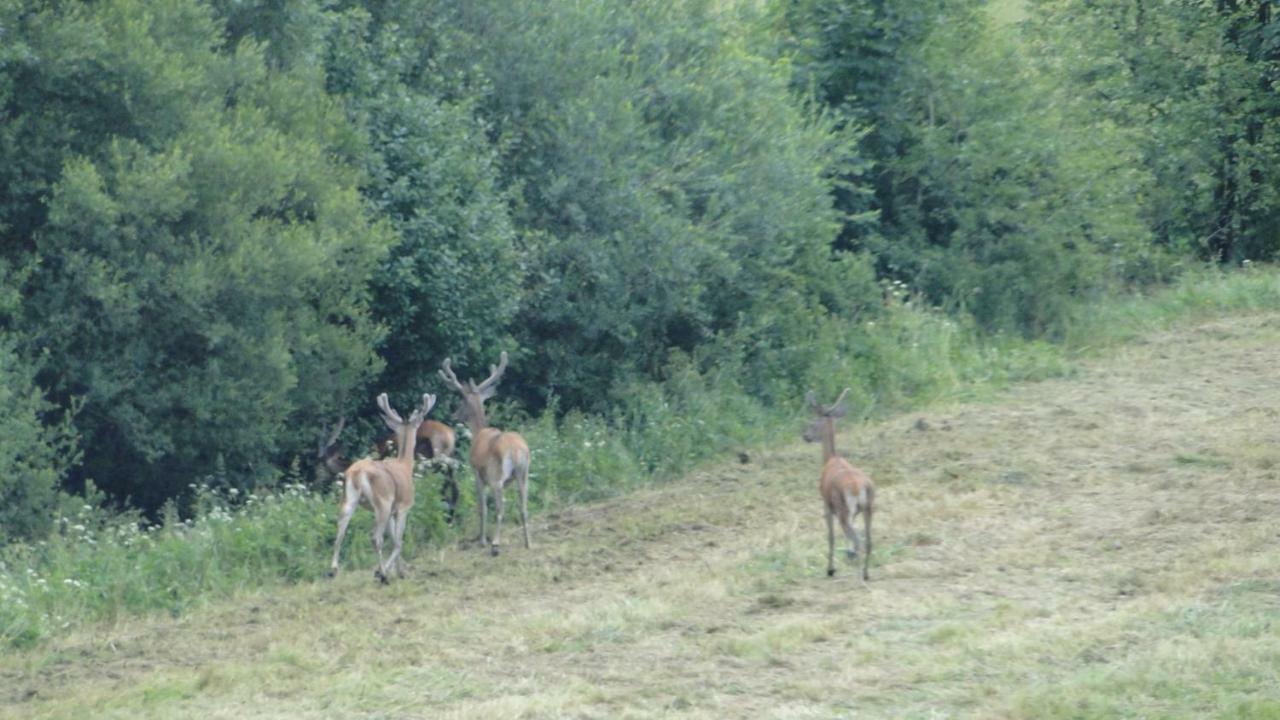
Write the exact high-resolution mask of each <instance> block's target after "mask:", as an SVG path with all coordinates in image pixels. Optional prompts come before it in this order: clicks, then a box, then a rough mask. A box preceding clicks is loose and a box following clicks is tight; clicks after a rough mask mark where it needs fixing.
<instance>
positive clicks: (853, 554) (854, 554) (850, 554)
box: [844, 550, 858, 560]
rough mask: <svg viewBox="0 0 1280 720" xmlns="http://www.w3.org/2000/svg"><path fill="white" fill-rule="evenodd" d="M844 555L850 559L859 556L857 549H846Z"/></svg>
mask: <svg viewBox="0 0 1280 720" xmlns="http://www.w3.org/2000/svg"><path fill="white" fill-rule="evenodd" d="M844 556H845V557H847V558H849V559H850V560H852V559H854V558H856V557H858V551H857V550H845V551H844Z"/></svg>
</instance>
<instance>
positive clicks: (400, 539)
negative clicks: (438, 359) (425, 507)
mask: <svg viewBox="0 0 1280 720" xmlns="http://www.w3.org/2000/svg"><path fill="white" fill-rule="evenodd" d="M435 404H436V396H435V395H430V394H424V395H423V396H422V405H421V406H420V407H418V408H416V409H415V410H414V411H413V413H412V414H410V415H409V419H408V420H407V421H406V420H404V419H403V418H401V417H400V414H399V413H397V412H396V411H395V410H394V409H392V407H391V403H390V402H389V401H388V400H387V394H386V393H382V394H381V395H379V396H378V410H379V411H380V414H381V416H382V421H383V422H384V423H386V425H387V427H388V428H390V429H391V432H393V433H395V434H396V437H397V438H398V442H397V446H398V447H399V449H400V450H399V453H398V454H397V455H396V457H395V458H392V459H388V460H376V459H374V458H372V457H367V458H364V459H363V460H357V461H356V462H354V463H352V464H351V466H350V467H348V468H347V469H346V471H345V472H344V473H343V475H342V500H341V505H340V506H339V510H338V536H337V537H336V538H335V539H334V541H333V562H332V563H331V564H330V565H329V577H333V576H334V575H337V574H338V555H339V553H340V552H341V551H342V540H343V538H344V537H345V536H346V534H347V525H348V524H349V523H350V522H351V516H352V515H354V514H355V512H356V508H358V507H359V506H361V505H364V506H366V507H368V508H370V509H371V510H373V517H374V522H373V547H374V549H375V550H377V552H378V567H377V569H375V570H374V571H373V576H374V577H375V578H376V579H378V580H379V581H381V582H382V583H383V584H386V583H387V582H389V581H388V578H387V573H388V572H389V571H390V570H391V569H393V568H394V569H395V570H396V574H397V575H398V576H400V577H404V561H403V560H402V559H401V557H400V552H401V550H402V549H403V547H404V529H405V523H406V521H408V519H409V508H411V507H413V489H414V488H413V461H414V446H415V445H416V444H417V442H418V427H419V426H420V425H422V421H423V420H424V419H425V418H426V416H427V413H429V412H431V408H432V407H433V406H435ZM388 527H390V529H391V541H392V544H393V546H392V549H391V556H390V557H389V558H387V559H386V560H385V561H384V560H383V558H382V542H383V538H384V537H385V535H386V531H387V529H388Z"/></svg>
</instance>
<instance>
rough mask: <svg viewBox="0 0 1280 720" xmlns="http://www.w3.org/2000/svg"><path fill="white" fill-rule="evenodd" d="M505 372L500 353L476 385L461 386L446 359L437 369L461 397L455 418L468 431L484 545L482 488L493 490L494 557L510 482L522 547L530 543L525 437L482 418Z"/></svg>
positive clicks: (497, 548) (526, 446) (503, 361)
mask: <svg viewBox="0 0 1280 720" xmlns="http://www.w3.org/2000/svg"><path fill="white" fill-rule="evenodd" d="M506 370H507V354H506V353H505V352H503V353H502V356H501V358H500V360H499V362H498V366H497V367H494V366H492V365H490V366H489V377H488V378H487V379H486V380H485V381H484V382H482V383H480V384H479V385H476V383H475V381H474V380H469V381H467V383H466V384H465V385H464V384H462V383H461V382H459V381H458V376H456V375H454V374H453V369H452V368H450V367H449V359H448V358H445V361H444V363H443V364H442V365H441V366H440V377H442V378H444V381H445V382H446V383H448V384H449V385H450V386H451V387H452V388H453V389H454V390H456V391H458V394H459V395H461V396H462V405H461V406H459V408H458V416H459V418H460V419H461V420H463V421H465V422H466V423H467V425H468V426H469V427H470V428H471V469H472V470H473V471H475V475H476V506H477V507H479V509H480V542H482V543H483V542H485V520H486V518H485V516H486V515H487V514H488V511H487V508H486V507H485V505H486V502H485V489H486V488H488V489H489V490H492V491H493V508H494V516H495V517H494V528H493V543H492V544H491V545H490V546H489V552H490V553H491V554H493V555H497V554H498V552H499V546H500V545H501V542H502V541H501V535H502V515H503V505H504V504H505V503H504V499H503V489H504V488H506V486H507V483H509V482H511V480H513V479H514V480H515V481H516V485H517V486H518V487H519V489H520V527H521V528H523V530H524V546H525V548H529V547H532V545H531V543H530V542H529V446H528V444H526V443H525V441H524V438H522V437H520V436H519V435H517V434H516V433H513V432H503V431H501V430H498V429H497V428H491V427H489V423H488V420H486V418H485V415H484V401H485V400H488V399H489V398H491V397H493V395H494V393H495V392H496V391H497V387H498V381H499V380H501V379H502V374H503V373H504V372H506Z"/></svg>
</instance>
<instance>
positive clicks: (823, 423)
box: [804, 388, 875, 580]
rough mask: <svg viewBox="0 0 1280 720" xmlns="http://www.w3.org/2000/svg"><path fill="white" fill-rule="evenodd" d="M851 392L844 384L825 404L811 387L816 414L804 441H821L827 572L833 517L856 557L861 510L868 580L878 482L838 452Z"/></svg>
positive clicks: (830, 564) (831, 554)
mask: <svg viewBox="0 0 1280 720" xmlns="http://www.w3.org/2000/svg"><path fill="white" fill-rule="evenodd" d="M848 394H849V388H845V389H844V392H842V393H840V397H838V398H836V401H835V402H834V403H832V404H831V405H829V406H826V407H824V406H823V405H821V404H820V403H819V402H818V399H817V397H816V396H815V395H814V393H813V391H812V390H810V391H809V394H808V395H807V396H806V397H805V399H806V400H808V401H809V409H811V410H812V411H813V414H814V416H815V417H814V420H813V422H812V423H811V424H810V425H809V427H808V429H806V430H805V431H804V439H805V442H821V443H822V463H823V464H822V480H821V481H820V482H819V485H818V489H819V491H820V492H821V493H822V502H823V505H824V506H825V509H826V517H827V576H828V577H830V576H832V575H835V574H836V566H835V548H836V534H835V523H834V520H835V519H836V518H839V520H840V527H841V528H842V529H843V530H844V534H845V537H846V538H848V539H849V549H848V550H847V551H846V552H847V554H848V557H849V558H850V559H853V558H856V557H857V556H858V531H857V530H855V529H854V527H853V519H854V518H855V517H857V516H858V514H859V513H861V514H862V522H863V525H864V528H865V532H866V536H867V547H866V552H865V553H864V554H863V556H862V579H863V580H867V579H869V577H868V575H867V566H868V564H870V562H871V512H872V508H873V506H874V505H875V485H873V484H872V482H871V478H870V477H868V476H867V474H866V473H865V472H863V471H862V470H859V469H858V468H856V467H854V466H853V465H852V464H851V463H850V462H849V461H848V460H845V459H844V458H842V457H840V456H839V455H837V454H836V420H838V419H839V418H842V417H844V416H845V413H846V412H847V410H846V408H845V405H844V397H845V395H848Z"/></svg>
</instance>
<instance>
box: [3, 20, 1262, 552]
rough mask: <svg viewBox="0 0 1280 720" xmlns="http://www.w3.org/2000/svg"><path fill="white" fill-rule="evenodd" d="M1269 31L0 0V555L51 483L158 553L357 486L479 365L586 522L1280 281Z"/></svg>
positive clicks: (51, 495) (1247, 24)
mask: <svg viewBox="0 0 1280 720" xmlns="http://www.w3.org/2000/svg"><path fill="white" fill-rule="evenodd" d="M1010 8H1012V9H1013V10H1014V11H1015V12H1013V13H1012V14H1013V15H1015V16H1020V17H1023V18H1024V19H1022V20H1019V21H1017V22H1013V21H1011V20H1010V19H1009V18H1008V17H1007V15H1008V14H1009V12H1008V11H1009V10H1010ZM1276 28H1277V25H1276V23H1275V22H1274V18H1273V14H1272V4H1271V3H1267V2H1261V1H1260V0H1259V1H1257V2H1250V1H1247V0H1230V1H1228V0H1222V1H1221V2H1217V3H1204V2H1194V1H1192V0H1180V1H1179V2H1173V3H1165V4H1162V5H1160V8H1159V9H1158V11H1157V9H1155V8H1146V6H1145V4H1144V3H1142V2H1139V3H1135V4H1132V5H1123V6H1121V5H1106V4H1096V3H1085V4H1081V3H1077V2H1066V1H1058V0H1028V1H1027V2H1025V3H1024V2H1017V1H1016V0H1005V1H1004V2H999V3H995V4H992V3H988V2H982V1H981V0H928V1H927V2H917V1H914V0H911V1H908V0H786V1H783V0H778V1H777V2H766V3H750V2H743V3H735V2H725V1H724V0H686V1H684V2H676V3H672V2H664V1H660V0H640V1H625V0H601V1H600V2H592V3H581V2H570V1H567V0H566V1H561V0H549V1H547V2H539V3H513V2H506V1H504V0H465V1H464V0H392V1H391V2H378V3H368V2H359V1H357V0H344V1H338V2H334V1H332V0H324V1H322V0H299V1H298V2H290V3H280V2H274V1H268V0H248V1H244V2H226V1H225V0H160V1H159V2H142V1H140V0H104V1H103V2H97V3H47V2H39V1H37V0H0V271H2V272H0V277H3V279H4V283H3V294H0V332H2V337H0V382H2V386H0V390H2V391H3V392H0V404H2V405H3V409H4V410H7V411H8V412H6V413H5V414H4V417H5V420H4V423H5V429H6V430H7V431H8V432H6V433H3V438H0V521H3V527H2V528H0V541H4V540H10V539H25V540H39V539H41V538H44V537H47V536H48V535H49V533H50V531H51V530H52V529H53V528H54V527H55V525H56V523H55V522H54V517H55V516H57V515H58V514H59V510H58V508H65V507H68V506H69V505H68V503H70V502H71V500H70V499H68V498H61V499H60V498H59V496H58V492H59V490H62V491H65V492H70V493H76V492H91V493H92V492H93V491H92V488H93V487H98V488H101V489H102V490H103V491H104V492H105V493H106V495H105V497H106V498H108V499H109V500H107V502H110V503H112V504H114V505H115V506H117V507H119V508H121V509H127V510H140V511H142V512H143V513H144V514H145V515H146V517H148V518H149V519H150V520H156V519H159V518H160V516H161V514H162V508H164V507H165V506H166V503H168V502H170V501H173V502H174V503H175V507H176V508H177V510H176V512H178V513H179V514H180V515H181V516H182V517H184V518H188V517H191V516H192V515H193V514H198V512H199V505H200V500H199V498H198V497H197V496H196V495H195V494H194V493H193V492H192V490H191V488H192V486H193V484H194V485H196V486H202V487H203V486H208V487H211V488H213V489H215V490H217V491H219V492H229V491H231V490H235V491H237V495H235V496H231V495H227V496H226V497H229V498H230V497H236V498H241V499H242V498H244V497H247V496H249V495H251V494H252V492H256V491H258V490H263V489H268V488H271V487H274V486H276V485H278V484H279V483H282V482H286V481H291V479H292V480H296V478H297V477H302V476H310V473H309V472H308V468H304V467H303V465H310V464H311V463H312V462H313V453H314V448H315V438H316V436H317V434H318V433H319V432H320V429H321V428H322V427H325V426H329V425H331V424H332V423H333V421H334V420H335V419H336V418H337V417H339V416H343V417H346V418H348V419H349V420H351V422H350V423H349V424H348V427H349V428H351V429H350V430H349V431H348V432H347V435H346V436H345V437H344V438H343V441H342V442H343V444H344V445H345V446H346V448H347V449H348V451H350V452H353V453H354V452H357V451H358V450H359V449H361V448H364V447H367V444H366V443H367V441H368V440H369V438H370V436H371V435H373V434H374V433H375V432H377V429H376V427H375V424H374V423H373V422H372V420H371V419H372V417H373V410H374V408H373V403H372V398H373V397H374V396H375V395H376V393H378V392H381V391H387V392H389V393H391V395H392V396H393V402H395V404H397V405H402V404H403V403H404V402H405V401H406V400H407V399H408V398H411V397H414V396H416V394H418V393H421V392H426V391H432V392H440V393H442V402H441V409H440V410H439V411H437V416H444V415H447V410H448V409H449V406H450V405H451V404H452V402H453V399H452V397H450V396H449V394H448V392H447V391H446V390H445V389H444V388H443V386H442V385H441V384H440V382H439V379H438V378H437V377H436V374H435V371H436V368H437V367H438V366H439V363H440V361H441V360H442V359H443V358H445V357H453V358H454V363H455V367H457V368H458V370H459V371H460V374H461V375H463V376H464V377H465V376H467V375H481V374H483V369H484V368H485V367H486V366H487V364H488V363H491V362H493V361H494V360H495V359H496V357H497V354H498V352H499V351H500V350H503V349H505V350H508V351H509V352H510V353H511V358H512V363H511V371H510V372H509V374H508V377H507V379H506V380H505V381H504V384H503V386H502V390H501V394H500V402H499V404H498V407H496V408H495V413H494V417H495V418H497V419H498V420H499V421H506V422H517V423H519V424H520V426H521V428H522V430H525V431H526V434H527V435H528V436H529V437H530V439H531V443H532V445H533V446H534V448H535V458H536V460H535V463H534V475H535V481H541V482H540V484H539V483H538V482H535V488H537V489H535V494H537V493H541V495H540V497H541V500H540V502H547V501H551V500H552V499H562V500H567V499H573V498H578V497H586V496H593V495H600V494H607V493H609V492H616V491H617V490H618V489H619V488H621V487H623V486H624V485H626V484H627V483H628V482H634V481H636V480H637V479H643V478H648V477H653V476H659V477H660V476H665V475H669V474H671V473H675V472H678V471H679V470H681V469H682V468H685V467H688V465H689V464H690V463H692V462H696V461H698V460H700V459H702V458H705V457H707V456H708V455H709V454H711V453H715V452H719V451H722V450H723V449H725V448H728V447H732V446H735V445H741V444H744V443H749V442H752V441H754V440H757V439H760V438H762V437H764V436H765V435H766V434H767V433H768V432H770V431H771V430H773V429H775V428H776V427H777V426H778V424H779V423H780V422H781V420H780V418H786V417H789V416H790V414H791V413H792V412H793V409H794V408H795V407H796V406H797V405H798V403H799V400H800V398H801V397H802V396H803V391H804V390H805V389H807V388H808V387H811V386H818V387H819V388H820V389H822V390H823V391H824V392H825V391H827V390H831V389H834V388H838V387H843V386H850V387H853V388H854V389H855V393H854V396H855V397H856V399H857V401H858V405H859V409H860V412H862V413H871V412H875V411H876V410H877V409H879V408H883V407H888V406H893V405H895V404H900V403H903V402H910V401H918V400H920V399H924V398H927V397H929V396H930V395H932V394H933V393H936V392H938V391H939V390H940V389H941V388H946V387H951V386H953V385H954V383H955V382H956V381H957V380H958V379H964V378H971V377H976V376H980V375H981V374H982V373H985V372H988V371H990V368H991V367H992V365H991V362H990V361H989V358H988V356H987V352H988V350H987V349H986V348H988V347H998V346H999V345H1000V344H1001V343H1008V342H1012V341H1011V340H1009V338H1010V337H1012V336H1024V337H1026V338H1031V339H1037V338H1048V339H1054V338H1058V339H1061V338H1066V339H1071V338H1073V337H1075V336H1076V334H1077V333H1079V332H1080V327H1081V325H1080V313H1081V310H1080V308H1082V307H1089V308H1093V307H1097V303H1098V302H1099V301H1100V299H1101V298H1104V297H1107V296H1108V293H1111V292H1113V291H1116V290H1118V289H1122V288H1129V287H1143V286H1146V285H1147V284H1149V283H1154V282H1160V281H1164V280H1167V279H1168V278H1170V277H1172V276H1173V275H1175V274H1177V273H1178V272H1180V271H1181V270H1182V269H1183V268H1185V267H1186V266H1188V265H1189V264H1190V263H1191V262H1192V261H1195V260H1203V259H1211V260H1218V261H1223V262H1230V263H1239V262H1242V261H1244V260H1251V261H1264V260H1271V259H1274V258H1275V257H1276V254H1277V251H1280V234H1278V233H1280V231H1278V230H1277V228H1278V227H1280V217H1277V215H1280V195H1278V194H1277V183H1278V181H1277V178H1276V175H1275V173H1276V172H1277V171H1276V168H1277V167H1280V163H1278V162H1277V160H1280V158H1278V157H1277V153H1280V145H1278V144H1277V143H1278V141H1277V138H1276V129H1277V128H1276V127H1275V123H1276V117H1277V110H1278V109H1280V108H1278V107H1277V102H1280V101H1277V93H1276V88H1275V85H1274V83H1275V82H1276V80H1277V77H1278V75H1277V73H1278V72H1280V66H1278V65H1277V60H1278V59H1280V55H1278V53H1280V49H1278V47H1280V31H1277V29H1276ZM1019 347H1022V348H1023V352H1025V353H1026V355H1025V357H1023V358H1022V359H1021V360H1020V361H1019V362H1015V363H1013V365H1014V366H1017V367H1020V368H1024V370H1018V371H1017V372H1024V371H1025V372H1036V371H1032V370H1025V368H1027V367H1034V366H1036V365H1037V363H1038V362H1039V360H1038V359H1037V358H1039V357H1040V356H1039V355H1038V354H1037V353H1038V351H1036V350H1034V348H1037V347H1038V346H1037V345H1036V344H1035V343H1034V342H1032V343H1030V344H1027V345H1025V346H1019ZM1027 348H1031V349H1030V350H1028V349H1027ZM1004 371H1005V370H1002V371H1001V372H1004ZM588 451H589V452H588ZM463 484H464V486H465V485H466V483H463ZM241 501H242V500H241ZM235 502H236V501H233V503H232V504H235ZM423 512H424V513H426V516H425V517H426V518H427V519H424V520H423V521H421V522H419V523H418V524H419V527H421V528H423V529H422V532H424V533H432V532H436V531H437V530H438V529H439V525H438V523H436V521H435V519H436V516H437V513H435V509H434V508H427V509H425V510H424V511H423Z"/></svg>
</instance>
